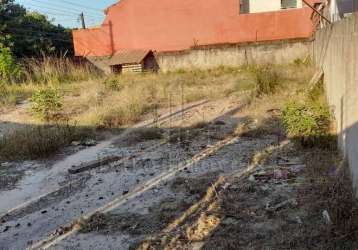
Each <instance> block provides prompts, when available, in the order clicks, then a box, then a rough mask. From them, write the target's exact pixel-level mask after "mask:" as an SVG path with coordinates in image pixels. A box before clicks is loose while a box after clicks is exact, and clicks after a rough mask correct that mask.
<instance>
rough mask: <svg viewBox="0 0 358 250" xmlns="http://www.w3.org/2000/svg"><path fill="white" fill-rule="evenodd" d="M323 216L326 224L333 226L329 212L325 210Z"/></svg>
mask: <svg viewBox="0 0 358 250" xmlns="http://www.w3.org/2000/svg"><path fill="white" fill-rule="evenodd" d="M322 216H323V219H324V222H325V223H326V224H327V225H331V224H332V220H331V216H329V213H328V211H327V210H324V211H323V212H322Z"/></svg>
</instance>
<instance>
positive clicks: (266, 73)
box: [255, 65, 280, 95]
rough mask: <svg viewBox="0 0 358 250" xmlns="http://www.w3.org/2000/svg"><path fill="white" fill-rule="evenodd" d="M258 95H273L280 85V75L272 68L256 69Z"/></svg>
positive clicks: (262, 67)
mask: <svg viewBox="0 0 358 250" xmlns="http://www.w3.org/2000/svg"><path fill="white" fill-rule="evenodd" d="M255 76H256V84H257V88H256V93H257V95H263V94H266V95H267V94H272V93H274V92H275V91H276V89H277V87H278V85H279V84H280V75H279V73H278V71H277V70H275V69H274V68H273V67H272V66H270V65H266V66H261V67H258V68H256V70H255Z"/></svg>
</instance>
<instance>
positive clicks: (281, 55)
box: [157, 40, 311, 72]
mask: <svg viewBox="0 0 358 250" xmlns="http://www.w3.org/2000/svg"><path fill="white" fill-rule="evenodd" d="M310 51H311V42H310V41H308V40H301V41H280V42H267V43H260V44H246V45H236V46H233V45H231V46H217V47H211V48H208V47H206V48H195V49H192V50H187V51H183V52H173V53H162V54H158V55H157V61H158V64H159V67H160V70H161V71H163V72H167V71H175V70H178V69H193V68H198V69H208V68H213V67H218V66H240V65H245V64H263V63H278V64H281V63H291V62H293V61H294V60H295V59H297V58H305V57H306V56H308V55H309V54H310Z"/></svg>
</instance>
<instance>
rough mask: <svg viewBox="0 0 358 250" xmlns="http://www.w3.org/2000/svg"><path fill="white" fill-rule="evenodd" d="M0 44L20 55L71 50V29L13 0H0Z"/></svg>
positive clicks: (27, 55) (54, 53)
mask: <svg viewBox="0 0 358 250" xmlns="http://www.w3.org/2000/svg"><path fill="white" fill-rule="evenodd" d="M0 44H1V45H2V46H3V47H7V48H10V50H11V51H12V53H13V54H14V55H15V56H16V57H18V58H20V57H39V56H42V55H43V54H46V55H48V54H50V55H56V54H65V53H66V54H68V55H71V54H72V53H73V47H72V39H71V31H70V30H69V29H65V28H64V27H62V26H60V25H54V24H52V23H51V21H50V20H48V18H47V17H46V16H44V15H42V14H40V13H37V12H29V11H27V10H26V9H25V8H24V7H22V6H21V5H19V4H16V3H14V0H0Z"/></svg>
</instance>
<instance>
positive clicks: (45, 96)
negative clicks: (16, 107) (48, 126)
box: [31, 88, 63, 121]
mask: <svg viewBox="0 0 358 250" xmlns="http://www.w3.org/2000/svg"><path fill="white" fill-rule="evenodd" d="M31 102H32V107H31V109H32V112H33V113H34V114H35V115H36V116H37V117H38V118H40V119H42V120H45V121H50V120H51V119H52V118H54V117H55V116H56V114H57V113H58V112H59V111H61V109H62V106H63V99H62V96H61V95H60V93H59V91H58V90H56V89H53V88H44V89H40V90H38V91H36V92H35V93H34V94H33V95H32V97H31Z"/></svg>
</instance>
